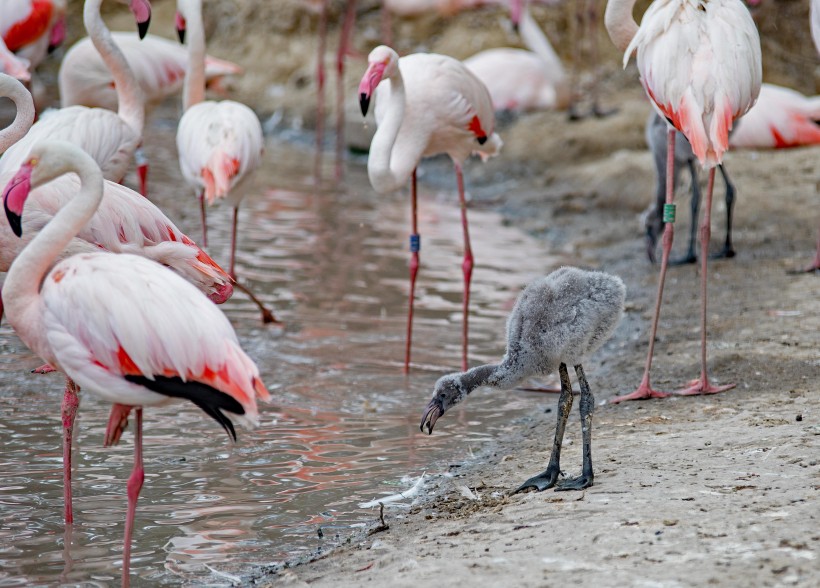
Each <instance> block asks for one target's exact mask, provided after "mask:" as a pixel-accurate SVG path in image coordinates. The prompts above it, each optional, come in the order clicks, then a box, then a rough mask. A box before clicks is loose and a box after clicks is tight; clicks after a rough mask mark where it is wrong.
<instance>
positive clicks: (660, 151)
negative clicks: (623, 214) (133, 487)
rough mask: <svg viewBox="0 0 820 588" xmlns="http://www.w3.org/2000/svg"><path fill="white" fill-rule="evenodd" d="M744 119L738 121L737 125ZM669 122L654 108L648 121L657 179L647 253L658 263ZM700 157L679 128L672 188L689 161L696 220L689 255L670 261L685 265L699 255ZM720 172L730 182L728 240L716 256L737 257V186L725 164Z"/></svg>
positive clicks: (691, 228) (691, 229) (647, 223)
mask: <svg viewBox="0 0 820 588" xmlns="http://www.w3.org/2000/svg"><path fill="white" fill-rule="evenodd" d="M742 122H743V120H742V119H741V120H739V121H737V122H736V123H735V128H737V127H738V126H739V125H740V124H741V123H742ZM668 128H669V125H668V124H667V122H666V121H665V120H664V119H662V118H661V117H660V116H658V114H657V113H656V112H655V111H654V110H653V111H652V113H651V114H650V115H649V118H648V119H647V121H646V132H645V136H646V144H647V146H648V147H649V150H650V151H651V152H652V157H653V159H654V160H655V170H656V172H657V180H658V181H657V183H656V190H655V205H654V206H653V208H652V209H651V210H650V211H649V214H647V215H646V221H645V223H644V226H645V227H646V254H647V255H648V256H649V261H651V262H652V263H655V259H656V258H655V249H656V248H657V245H658V237H659V236H660V234H661V233H662V232H663V226H664V222H663V205H664V203H665V201H666V147H667V146H666V143H667V141H666V138H667V137H666V133H667V129H668ZM696 164H697V158H696V157H695V154H694V153H693V152H692V146H691V145H690V144H689V141H687V140H686V137H685V136H684V134H683V133H681V132H680V131H675V167H674V172H673V177H672V189H673V190H674V189H675V187H677V185H678V177H679V173H680V170H681V168H682V167H683V166H684V165H686V166H687V167H688V168H689V173H690V174H691V175H692V202H691V204H690V207H691V214H692V222H691V223H690V225H689V245H688V247H687V248H686V255H684V256H683V257H681V258H679V259H673V260H671V261H670V262H669V263H671V264H672V265H682V264H684V263H695V262H696V261H697V260H698V256H697V254H696V253H695V233H696V231H697V225H698V208H699V207H700V187H699V186H698V170H697V167H695V166H696ZM717 168H718V169H719V170H720V175H721V176H723V183H724V184H725V185H726V241H725V242H724V244H723V249H722V250H721V251H720V252H718V253H716V254H714V255H713V256H712V257H713V258H720V257H734V256H735V250H734V247H732V212H733V211H734V203H735V186H734V184H732V181H731V180H730V179H729V175H728V174H727V173H726V169H725V168H724V167H723V164H722V163H721V164H718V166H717Z"/></svg>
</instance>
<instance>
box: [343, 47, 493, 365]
mask: <svg viewBox="0 0 820 588" xmlns="http://www.w3.org/2000/svg"><path fill="white" fill-rule="evenodd" d="M367 61H368V67H367V71H366V72H365V74H364V76H363V77H362V81H361V83H360V84H359V101H360V105H361V109H362V114H363V115H366V114H367V110H368V107H369V105H370V99H371V97H373V96H374V95H375V100H376V122H377V124H378V129H377V130H376V134H375V135H374V136H373V141H372V142H371V144H370V155H369V156H368V159H367V175H368V177H369V178H370V184H371V185H372V186H373V189H374V190H375V191H376V192H378V193H379V194H386V193H388V192H392V191H394V190H397V189H399V188H400V187H402V186H404V185H406V183H407V182H408V180H409V181H410V186H411V198H412V217H413V220H412V233H411V235H410V251H411V260H410V303H409V310H408V315H407V343H406V348H405V356H404V369H405V371H407V370H408V369H409V366H410V348H411V342H412V334H413V297H414V292H415V285H416V275H417V274H418V268H419V250H420V247H421V240H420V236H419V232H418V222H417V219H416V168H417V167H418V164H419V162H420V161H421V159H422V157H428V156H431V155H436V154H438V153H446V154H447V155H449V156H450V159H452V160H453V165H454V167H455V171H456V179H457V183H458V197H459V203H460V205H461V223H462V230H463V232H464V262H463V264H462V270H463V273H464V298H463V315H464V321H463V328H462V355H461V365H462V369H464V370H466V369H467V333H468V317H469V304H470V280H471V277H472V272H473V253H472V249H471V247H470V232H469V228H468V225H467V200H466V198H465V195H464V176H463V174H462V164H463V163H464V161H465V160H466V159H467V157H469V156H470V154H472V153H478V154H479V155H481V157H482V159H486V158H488V157H492V156H493V155H496V154H497V153H498V151H499V150H500V149H501V146H502V141H501V138H500V137H499V136H498V135H497V134H496V133H494V132H493V129H494V127H495V117H494V115H493V106H492V101H491V99H490V95H489V93H488V92H487V88H486V87H484V84H482V83H481V81H479V79H478V78H476V77H475V75H473V74H472V73H471V72H470V70H469V69H467V68H466V67H465V66H464V64H462V63H461V62H460V61H458V60H456V59H453V58H452V57H447V56H445V55H437V54H434V53H416V54H413V55H408V56H406V57H402V58H401V59H399V56H398V54H397V53H396V52H395V51H394V50H393V49H391V48H390V47H386V46H384V45H380V46H378V47H376V48H375V49H373V51H371V52H370V55H369V56H368V58H367Z"/></svg>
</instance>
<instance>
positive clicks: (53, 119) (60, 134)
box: [0, 0, 151, 193]
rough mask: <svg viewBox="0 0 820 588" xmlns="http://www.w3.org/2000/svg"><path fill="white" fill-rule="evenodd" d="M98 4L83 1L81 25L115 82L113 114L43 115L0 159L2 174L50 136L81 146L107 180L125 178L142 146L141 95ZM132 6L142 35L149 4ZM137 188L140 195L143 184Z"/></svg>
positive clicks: (79, 110) (76, 109) (140, 0)
mask: <svg viewBox="0 0 820 588" xmlns="http://www.w3.org/2000/svg"><path fill="white" fill-rule="evenodd" d="M101 4H102V0H86V2H85V6H84V9H83V22H84V23H85V26H86V29H87V30H88V34H89V36H90V37H91V38H92V40H93V41H94V44H95V47H96V48H97V50H98V51H99V52H100V54H101V55H102V56H103V59H105V61H106V64H107V65H108V67H109V68H110V69H111V72H112V74H113V76H114V79H115V81H116V87H117V96H118V98H119V108H118V110H117V112H116V113H113V112H111V111H109V110H106V109H102V108H85V107H82V106H73V107H70V108H62V109H59V110H54V111H51V112H47V113H46V114H44V115H43V116H42V117H41V118H40V120H39V121H38V122H37V123H36V124H35V125H34V126H33V127H32V128H31V130H30V131H29V132H28V133H27V134H26V136H25V137H23V138H22V139H21V140H20V141H18V142H17V143H16V144H15V145H14V146H13V147H11V148H10V149H9V150H8V151H7V152H6V154H5V155H4V156H3V159H2V161H0V171H5V170H9V169H17V168H18V167H19V166H20V164H21V163H22V162H23V160H24V159H25V158H26V157H27V156H28V152H29V150H30V149H31V146H32V145H33V144H34V143H35V142H36V141H38V140H40V139H43V138H48V139H65V140H68V141H71V142H72V143H76V144H78V145H80V146H81V147H82V148H83V149H85V150H86V151H87V152H88V153H89V154H90V155H91V156H92V157H93V158H94V160H95V161H96V162H97V163H98V164H99V165H100V167H101V168H102V170H103V174H104V175H105V177H106V178H107V179H110V180H114V181H120V180H122V178H123V177H124V176H125V174H126V172H127V171H128V168H129V167H130V166H131V162H132V161H133V159H134V153H135V152H136V150H137V147H138V146H139V145H140V143H141V142H142V131H143V125H144V122H145V106H144V97H143V94H142V91H141V90H140V88H139V85H138V84H137V82H136V79H135V78H134V74H133V72H132V71H131V69H130V67H128V63H127V62H126V61H125V57H124V56H123V55H122V52H121V51H120V50H119V48H118V47H117V45H116V44H115V43H114V41H113V40H112V38H111V33H110V32H109V30H108V28H107V27H106V26H105V23H104V22H103V20H102V18H101V17H100V6H101ZM130 8H131V11H132V12H133V13H134V17H135V19H136V22H137V26H138V27H139V29H140V34H144V33H145V31H146V30H147V27H148V23H149V22H150V19H151V5H150V4H149V3H148V2H147V0H130ZM143 177H144V176H142V175H141V178H143ZM141 184H142V185H141V188H142V191H143V193H144V192H145V186H144V182H143V181H141Z"/></svg>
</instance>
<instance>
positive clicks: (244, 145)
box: [177, 0, 277, 323]
mask: <svg viewBox="0 0 820 588" xmlns="http://www.w3.org/2000/svg"><path fill="white" fill-rule="evenodd" d="M178 7H179V12H180V14H181V16H182V17H183V18H184V19H185V27H186V37H187V39H186V42H187V44H188V71H187V72H186V75H185V89H184V98H183V102H184V105H185V114H183V115H182V118H181V119H180V121H179V128H178V129H177V151H178V152H179V166H180V168H181V169H182V175H183V176H184V177H185V180H186V181H187V182H188V184H189V185H191V186H194V187H195V189H196V190H197V192H198V194H199V202H200V207H201V215H202V245H203V246H204V247H207V245H208V238H207V219H206V213H205V206H206V203H207V204H213V202H214V201H215V200H216V199H217V198H219V199H225V200H227V201H228V202H230V204H231V206H232V207H233V228H232V230H231V259H230V266H229V268H230V269H229V270H228V273H229V274H230V276H231V278H232V279H234V281H235V280H236V263H235V262H236V226H237V221H238V219H239V204H240V203H241V202H242V198H243V197H244V196H245V194H246V193H247V191H248V188H249V187H250V185H251V181H250V180H251V178H252V176H253V174H254V172H255V171H256V168H257V167H258V166H259V163H260V162H261V161H262V151H263V149H264V138H263V137H262V125H261V124H260V123H259V118H258V117H257V116H256V114H255V113H254V112H253V110H251V109H250V108H248V107H247V106H245V105H244V104H240V103H239V102H234V101H233V100H223V101H221V102H214V101H210V100H209V101H205V26H204V24H203V22H202V1H201V0H179V2H178ZM241 289H242V290H243V291H244V292H245V293H246V294H248V295H249V296H250V297H251V299H252V300H253V301H254V303H256V304H257V305H258V306H259V308H260V310H261V311H262V321H263V322H265V323H270V322H277V321H276V318H275V317H274V316H273V313H271V312H270V310H268V309H267V308H265V306H264V305H263V304H262V303H261V301H259V299H258V298H256V297H255V296H254V295H253V294H252V293H251V292H250V290H248V289H247V287H245V286H242V287H241Z"/></svg>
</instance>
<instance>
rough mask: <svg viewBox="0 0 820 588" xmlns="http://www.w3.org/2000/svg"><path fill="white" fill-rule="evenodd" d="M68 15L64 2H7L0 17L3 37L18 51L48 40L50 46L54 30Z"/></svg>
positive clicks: (7, 43) (33, 0)
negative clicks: (66, 14)
mask: <svg viewBox="0 0 820 588" xmlns="http://www.w3.org/2000/svg"><path fill="white" fill-rule="evenodd" d="M64 16H65V2H64V1H62V0H60V1H55V0H12V1H7V2H4V3H3V11H2V13H1V14H0V36H2V38H3V41H4V42H5V44H6V46H7V47H8V48H9V50H10V51H14V52H17V51H19V50H21V49H24V48H26V47H29V46H31V45H35V44H38V43H40V42H41V41H45V42H46V47H47V46H48V42H49V41H50V40H51V38H52V37H51V31H52V28H54V27H55V26H56V23H58V22H59V21H60V19H61V18H62V17H64ZM26 58H27V59H29V56H26Z"/></svg>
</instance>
